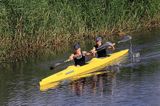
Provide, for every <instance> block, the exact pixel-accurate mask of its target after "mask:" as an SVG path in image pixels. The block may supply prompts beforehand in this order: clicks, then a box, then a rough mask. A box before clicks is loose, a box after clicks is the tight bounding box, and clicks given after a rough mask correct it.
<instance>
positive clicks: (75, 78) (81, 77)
mask: <svg viewBox="0 0 160 106" xmlns="http://www.w3.org/2000/svg"><path fill="white" fill-rule="evenodd" d="M108 72H109V71H99V72H93V73H88V74H83V75H80V76H77V77H73V78H70V79H69V80H68V81H69V83H70V82H72V81H76V80H79V79H83V78H87V77H91V76H97V75H102V74H106V73H108ZM66 82H67V81H66ZM61 83H62V82H61V81H59V82H54V83H49V84H46V85H43V86H40V90H41V91H46V90H48V89H54V88H56V87H57V86H59V85H61ZM62 85H63V84H62Z"/></svg>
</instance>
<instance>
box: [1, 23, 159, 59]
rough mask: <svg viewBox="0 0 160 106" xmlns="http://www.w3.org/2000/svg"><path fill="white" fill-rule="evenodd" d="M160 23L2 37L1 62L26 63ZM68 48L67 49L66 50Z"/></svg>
mask: <svg viewBox="0 0 160 106" xmlns="http://www.w3.org/2000/svg"><path fill="white" fill-rule="evenodd" d="M159 28H160V23H158V24H156V25H150V27H143V28H142V29H139V30H130V31H129V30H128V31H127V30H126V31H125V32H122V31H120V30H117V31H115V30H112V31H110V32H109V31H108V32H109V33H108V32H107V33H106V32H103V33H102V32H97V33H95V32H94V33H93V32H90V33H89V34H88V33H87V34H81V35H80V34H75V35H69V36H66V35H65V34H64V35H57V36H53V37H52V36H49V37H48V36H44V35H42V36H37V37H34V38H33V37H26V38H22V37H17V38H15V39H12V37H0V40H1V43H0V48H1V50H0V62H3V61H4V62H5V61H24V60H25V59H26V58H28V57H32V56H35V55H40V54H43V55H44V54H47V53H48V54H52V55H53V54H54V55H56V53H58V52H64V51H66V50H67V49H68V48H67V47H69V46H70V45H73V44H74V42H81V41H85V40H86V39H90V40H93V41H94V38H95V37H96V36H97V35H101V36H102V37H103V38H106V39H109V40H111V41H114V40H115V39H114V38H115V37H117V35H118V33H119V32H121V33H126V34H133V33H137V32H142V31H146V30H148V31H149V30H152V29H159ZM66 48H67V49H66ZM46 51H47V52H46Z"/></svg>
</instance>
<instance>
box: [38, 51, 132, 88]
mask: <svg viewBox="0 0 160 106" xmlns="http://www.w3.org/2000/svg"><path fill="white" fill-rule="evenodd" d="M128 51H129V50H128V49H126V50H122V51H119V52H116V53H113V54H111V55H110V56H109V57H105V58H93V59H92V60H91V61H89V62H88V63H87V64H86V65H84V66H74V65H72V66H69V67H67V68H66V69H64V70H62V71H60V72H58V73H55V74H53V75H51V76H49V77H47V78H44V79H42V80H41V81H40V83H39V84H40V86H44V85H46V84H50V83H54V82H59V81H63V80H66V79H70V78H72V77H76V76H77V77H78V76H79V75H82V74H87V73H90V72H94V71H97V70H101V69H103V68H105V67H106V66H108V65H110V64H111V63H112V62H113V61H116V60H117V59H119V58H121V57H123V56H124V55H126V54H128Z"/></svg>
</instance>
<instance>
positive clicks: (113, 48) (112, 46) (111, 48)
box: [107, 43, 115, 50]
mask: <svg viewBox="0 0 160 106" xmlns="http://www.w3.org/2000/svg"><path fill="white" fill-rule="evenodd" d="M114 46H115V43H112V45H110V46H109V47H108V48H107V49H110V50H115V47H114Z"/></svg>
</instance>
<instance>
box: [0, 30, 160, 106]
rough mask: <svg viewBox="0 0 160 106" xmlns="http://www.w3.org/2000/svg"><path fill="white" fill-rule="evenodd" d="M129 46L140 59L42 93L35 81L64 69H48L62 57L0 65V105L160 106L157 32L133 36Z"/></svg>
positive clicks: (159, 34) (159, 62)
mask: <svg viewBox="0 0 160 106" xmlns="http://www.w3.org/2000/svg"><path fill="white" fill-rule="evenodd" d="M132 44H133V52H134V53H135V54H136V53H140V57H139V58H137V59H136V60H137V61H135V62H134V63H131V62H130V60H128V62H126V63H124V64H122V66H120V71H119V72H116V73H110V74H109V75H100V76H97V77H90V78H87V79H85V80H84V79H83V80H79V81H76V82H73V83H72V84H66V85H63V86H59V87H56V88H55V89H49V90H47V91H43V92H42V91H40V88H39V81H40V80H41V79H42V78H44V77H47V76H49V75H51V74H53V73H55V71H58V70H60V69H61V68H63V67H65V66H63V67H60V68H57V69H56V70H53V71H51V70H49V67H50V65H51V64H53V63H54V62H55V61H58V60H61V59H63V57H64V56H63V55H64V54H61V55H60V56H59V57H58V58H56V59H55V58H53V57H50V58H49V57H48V60H47V59H45V61H43V59H42V60H39V59H38V60H36V59H29V62H26V63H10V64H7V63H6V64H1V65H0V106H7V105H8V106H21V105H23V106H26V105H27V106H63V105H64V106H106V105H107V106H160V31H151V32H145V33H139V34H136V35H134V37H133V40H132ZM127 46H128V43H125V44H121V46H119V48H123V47H127ZM67 55H68V54H67ZM44 58H45V57H44ZM51 60H52V61H51Z"/></svg>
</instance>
